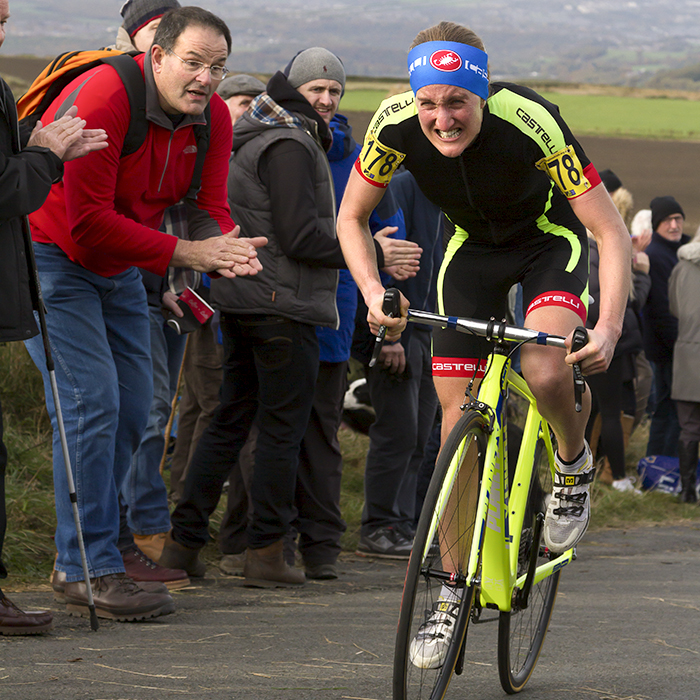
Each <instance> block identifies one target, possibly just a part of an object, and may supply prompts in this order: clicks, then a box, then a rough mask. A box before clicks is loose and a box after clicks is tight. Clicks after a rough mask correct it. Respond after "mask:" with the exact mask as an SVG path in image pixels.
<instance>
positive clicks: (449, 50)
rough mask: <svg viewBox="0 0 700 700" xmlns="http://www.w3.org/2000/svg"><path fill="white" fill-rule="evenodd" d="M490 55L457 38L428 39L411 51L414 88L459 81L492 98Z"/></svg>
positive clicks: (465, 86)
mask: <svg viewBox="0 0 700 700" xmlns="http://www.w3.org/2000/svg"><path fill="white" fill-rule="evenodd" d="M488 61H489V57H488V56H487V55H486V53H485V52H484V51H482V50H481V49H477V48H476V47H475V46H468V45H467V44H461V43H459V42H456V41H426V42H425V43H424V44H418V46H415V47H414V48H413V49H411V51H410V52H409V54H408V75H409V78H410V81H411V89H412V90H413V92H414V93H416V92H418V90H420V89H421V88H422V87H425V86H426V85H456V86H457V87H461V88H464V89H465V90H469V92H473V93H474V94H475V95H478V96H479V97H481V98H483V99H484V100H486V99H488V96H489V74H488Z"/></svg>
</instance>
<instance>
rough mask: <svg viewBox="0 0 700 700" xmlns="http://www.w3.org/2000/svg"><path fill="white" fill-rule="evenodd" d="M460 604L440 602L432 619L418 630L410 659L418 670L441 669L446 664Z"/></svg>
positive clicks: (411, 648)
mask: <svg viewBox="0 0 700 700" xmlns="http://www.w3.org/2000/svg"><path fill="white" fill-rule="evenodd" d="M458 613H459V603H449V602H447V601H446V600H438V601H437V602H436V603H435V604H434V605H433V611H432V614H431V615H430V617H429V618H428V619H427V620H426V621H425V622H424V623H423V624H422V625H421V626H420V627H419V628H418V634H417V635H416V636H415V637H414V639H413V640H412V641H411V646H410V648H409V650H408V657H409V659H410V660H411V663H412V664H413V665H414V666H416V667H417V668H426V669H434V668H440V667H441V666H442V665H443V663H445V657H446V656H447V650H448V649H449V648H450V642H451V641H452V633H453V632H454V626H455V623H456V622H457V614H458Z"/></svg>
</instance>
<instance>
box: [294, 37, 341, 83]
mask: <svg viewBox="0 0 700 700" xmlns="http://www.w3.org/2000/svg"><path fill="white" fill-rule="evenodd" d="M284 74H285V75H286V76H287V82H288V83H289V84H290V85H291V86H292V87H293V88H297V89H298V88H299V87H300V86H301V85H303V84H304V83H308V82H310V81H312V80H320V79H325V80H335V81H336V82H338V83H340V87H341V88H342V89H343V90H344V89H345V68H343V62H342V61H341V60H340V59H339V58H338V57H337V56H336V55H335V54H333V53H331V52H330V51H329V50H328V49H324V48H322V47H321V46H314V47H312V48H310V49H304V51H300V52H299V53H298V54H297V55H296V56H295V57H294V58H293V59H292V60H291V61H290V62H289V63H288V64H287V67H286V68H285V69H284Z"/></svg>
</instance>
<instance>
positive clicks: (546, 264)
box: [520, 229, 588, 333]
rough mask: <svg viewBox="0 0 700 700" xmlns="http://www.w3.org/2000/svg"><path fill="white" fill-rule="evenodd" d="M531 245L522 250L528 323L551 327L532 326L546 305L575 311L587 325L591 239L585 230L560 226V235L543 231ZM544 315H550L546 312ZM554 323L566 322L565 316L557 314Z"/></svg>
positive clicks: (526, 319)
mask: <svg viewBox="0 0 700 700" xmlns="http://www.w3.org/2000/svg"><path fill="white" fill-rule="evenodd" d="M555 231H556V229H555ZM528 248H529V249H528V251H525V250H523V251H522V254H523V256H524V257H523V262H524V264H525V270H524V274H523V277H522V279H521V280H520V281H521V283H522V286H523V310H524V312H525V321H526V323H525V325H527V326H528V327H530V328H534V329H536V330H542V331H547V330H549V329H547V328H541V327H540V326H535V325H529V323H530V321H532V320H533V319H535V318H536V316H535V315H534V314H535V312H536V311H539V310H541V309H546V308H562V309H567V310H569V311H572V312H574V313H575V314H576V315H577V316H578V317H579V322H580V324H581V325H583V324H585V322H586V314H587V311H588V238H587V237H586V234H585V232H584V233H581V234H578V235H577V234H575V233H573V232H571V231H568V230H566V229H561V232H560V233H559V234H556V233H550V234H543V235H541V236H538V237H537V238H535V239H534V240H533V241H532V245H530V246H529V247H528ZM542 318H543V319H547V318H549V317H548V316H547V315H546V314H545V315H543V316H542ZM553 322H554V323H558V322H563V321H562V317H561V316H560V315H559V314H556V313H555V314H554V315H553ZM575 325H576V324H574V326H575ZM572 328H573V327H572ZM560 330H561V329H560ZM569 330H571V329H569ZM549 332H552V333H556V332H558V331H557V330H554V329H552V330H551V331H549Z"/></svg>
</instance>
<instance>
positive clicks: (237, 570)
mask: <svg viewBox="0 0 700 700" xmlns="http://www.w3.org/2000/svg"><path fill="white" fill-rule="evenodd" d="M244 566H245V550H243V551H242V552H241V553H240V554H224V555H223V556H222V557H221V561H220V562H219V568H220V569H221V571H223V573H225V574H227V575H228V576H243V567H244Z"/></svg>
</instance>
